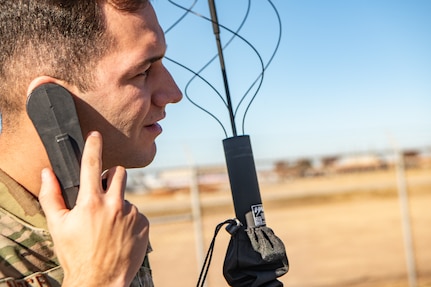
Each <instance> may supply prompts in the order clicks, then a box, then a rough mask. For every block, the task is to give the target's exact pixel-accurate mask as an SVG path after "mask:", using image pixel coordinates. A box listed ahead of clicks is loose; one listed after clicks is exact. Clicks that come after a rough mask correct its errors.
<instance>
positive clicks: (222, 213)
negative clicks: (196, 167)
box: [128, 169, 431, 287]
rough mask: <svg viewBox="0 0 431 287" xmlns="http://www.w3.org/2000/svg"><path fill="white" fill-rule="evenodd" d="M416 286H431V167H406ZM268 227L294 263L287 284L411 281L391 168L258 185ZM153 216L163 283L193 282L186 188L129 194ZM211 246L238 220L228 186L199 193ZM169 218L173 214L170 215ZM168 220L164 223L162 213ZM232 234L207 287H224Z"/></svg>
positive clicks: (154, 259)
mask: <svg viewBox="0 0 431 287" xmlns="http://www.w3.org/2000/svg"><path fill="white" fill-rule="evenodd" d="M406 179H407V189H408V195H409V202H408V206H409V210H410V222H411V231H412V237H413V247H414V254H415V257H414V262H415V267H416V281H417V286H421V287H425V286H431V169H422V170H408V171H407V172H406ZM260 189H261V194H262V199H263V204H264V207H265V215H266V219H267V224H268V226H269V227H271V228H272V229H273V230H274V231H275V233H276V234H277V235H278V236H279V237H280V238H281V239H282V240H283V242H284V243H285V245H286V250H287V254H288V258H289V263H290V270H289V272H288V273H287V274H286V275H285V276H283V277H282V278H280V280H281V281H282V282H283V283H284V285H285V286H294V287H329V286H334V287H337V286H340V287H341V286H355V287H377V286H382V287H386V286H388V287H389V286H391V287H392V286H394V287H401V286H406V287H407V286H409V284H408V277H407V268H406V255H405V249H404V242H403V228H402V224H401V222H402V217H401V211H400V202H399V199H398V195H397V185H396V174H395V171H394V170H387V171H377V172H367V173H365V172H362V173H357V174H344V175H337V176H331V177H319V178H303V179H295V180H290V181H286V182H283V183H278V184H274V183H273V184H261V186H260ZM128 198H129V200H131V201H132V202H134V203H135V204H136V205H137V206H138V207H139V209H140V210H141V211H142V212H144V213H145V214H146V215H147V216H148V218H149V219H150V222H151V232H150V237H151V242H152V246H153V249H154V252H153V253H152V254H151V255H150V260H151V263H152V268H153V272H154V273H153V274H154V280H155V284H156V286H159V287H168V286H175V287H186V286H187V287H190V286H196V282H197V278H198V275H199V271H200V268H201V262H198V259H197V257H198V256H197V253H198V252H197V249H199V248H197V247H198V246H199V244H198V242H197V239H196V235H195V229H194V228H195V226H194V224H193V222H192V221H191V220H190V218H189V217H187V215H185V216H178V215H181V214H187V213H188V212H190V208H189V206H190V204H189V203H190V195H189V192H188V191H178V192H175V193H159V194H150V195H139V194H128ZM200 201H201V204H202V209H201V212H202V228H203V237H204V248H205V251H204V252H206V249H207V248H208V245H209V243H210V241H211V239H212V236H213V232H214V228H215V226H216V225H217V224H218V223H219V222H222V221H224V220H225V219H228V218H232V217H233V214H234V212H233V208H232V203H231V196H230V192H229V189H228V188H227V187H226V186H224V187H221V188H220V189H219V190H212V191H211V192H209V191H207V192H201V194H200ZM166 216H168V217H166ZM163 218H164V219H166V218H168V219H170V220H162V219H163ZM228 241H229V234H228V233H227V232H225V231H224V230H222V231H221V232H220V233H219V235H218V237H217V241H216V246H215V251H214V257H213V261H212V264H211V267H210V272H209V275H208V278H207V285H206V286H207V287H215V286H227V283H226V282H225V280H224V278H223V275H222V272H221V270H222V265H223V260H224V256H225V251H226V248H227V245H228Z"/></svg>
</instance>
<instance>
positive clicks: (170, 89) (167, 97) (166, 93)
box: [153, 67, 183, 107]
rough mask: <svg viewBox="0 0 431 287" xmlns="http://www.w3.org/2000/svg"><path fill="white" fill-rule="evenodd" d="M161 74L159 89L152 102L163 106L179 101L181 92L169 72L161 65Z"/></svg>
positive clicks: (181, 96)
mask: <svg viewBox="0 0 431 287" xmlns="http://www.w3.org/2000/svg"><path fill="white" fill-rule="evenodd" d="M161 76H162V77H161V78H162V81H161V83H160V84H161V85H160V90H159V91H158V92H157V93H158V95H157V96H156V97H154V99H153V102H154V104H155V105H157V106H160V107H164V106H166V105H167V104H173V103H178V102H179V101H181V99H182V98H183V94H182V92H181V90H180V89H179V88H178V86H177V84H176V83H175V80H174V79H173V77H172V75H171V73H169V71H168V70H167V69H166V68H165V67H163V74H162V75H161Z"/></svg>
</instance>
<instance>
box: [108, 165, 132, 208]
mask: <svg viewBox="0 0 431 287" xmlns="http://www.w3.org/2000/svg"><path fill="white" fill-rule="evenodd" d="M105 176H106V178H107V187H106V193H107V195H108V196H113V197H117V198H119V199H121V200H123V199H124V191H125V190H126V181H127V172H126V170H125V168H124V167H121V166H116V167H113V168H110V169H109V170H108V171H107V173H106V174H105Z"/></svg>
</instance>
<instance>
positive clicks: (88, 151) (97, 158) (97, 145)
mask: <svg viewBox="0 0 431 287" xmlns="http://www.w3.org/2000/svg"><path fill="white" fill-rule="evenodd" d="M101 173H102V136H101V134H100V133H99V132H91V133H90V134H89V135H88V137H87V140H86V141H85V146H84V151H83V153H82V160H81V177H80V181H81V186H85V190H82V189H80V193H79V194H78V200H79V197H80V196H82V195H83V194H82V193H83V192H84V193H85V195H89V196H93V195H94V194H95V193H98V192H100V191H101V190H102V187H101V178H100V175H101Z"/></svg>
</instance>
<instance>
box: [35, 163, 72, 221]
mask: <svg viewBox="0 0 431 287" xmlns="http://www.w3.org/2000/svg"><path fill="white" fill-rule="evenodd" d="M41 176H42V185H41V188H40V192H39V202H40V205H41V206H42V209H43V211H44V212H45V215H46V217H47V219H48V221H50V220H51V219H55V218H58V212H59V211H64V210H67V208H66V204H65V203H64V199H63V196H62V195H61V189H60V184H59V183H58V180H57V178H56V177H55V174H54V172H53V171H52V170H51V169H49V168H45V169H44V170H42V175H41Z"/></svg>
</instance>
